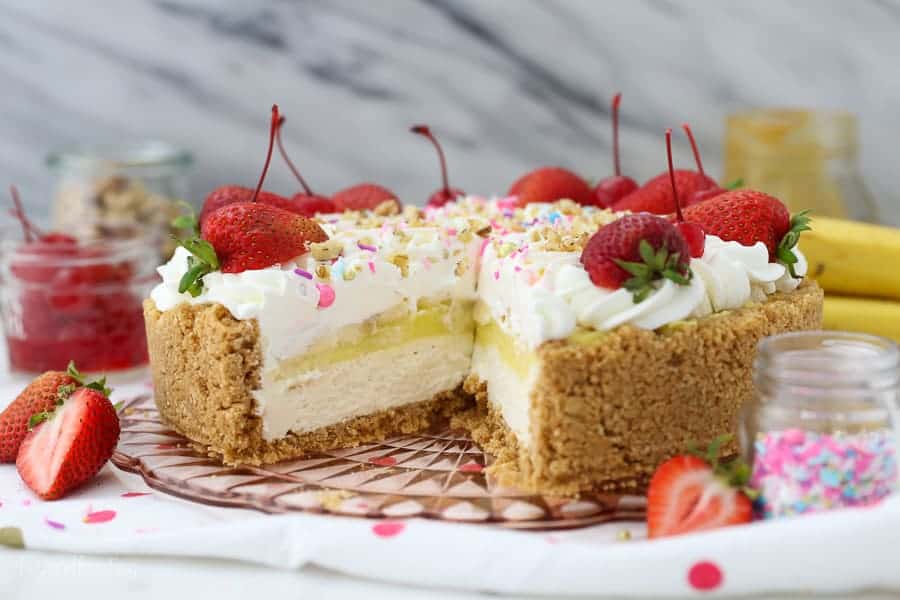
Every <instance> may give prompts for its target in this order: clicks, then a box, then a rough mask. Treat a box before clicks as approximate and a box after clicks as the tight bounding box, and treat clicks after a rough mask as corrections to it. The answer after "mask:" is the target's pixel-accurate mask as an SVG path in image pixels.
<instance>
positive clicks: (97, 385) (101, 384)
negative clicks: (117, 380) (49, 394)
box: [60, 360, 112, 400]
mask: <svg viewBox="0 0 900 600" xmlns="http://www.w3.org/2000/svg"><path fill="white" fill-rule="evenodd" d="M66 373H68V375H69V377H71V378H72V379H74V380H75V381H77V382H78V385H80V386H83V387H86V388H88V389H91V390H96V391H98V392H100V393H101V394H103V395H104V396H106V397H107V398H109V395H110V394H112V388H109V387H107V386H106V377H103V378H101V379H98V380H97V381H90V382H88V383H85V382H84V381H85V377H84V375H82V374H81V372H79V371H78V368H76V367H75V361H74V360H70V361H69V366H68V367H67V368H66ZM69 387H71V388H72V389H71V390H69V391H68V393H67V394H66V397H65V398H62V397H61V399H62V400H66V399H68V397H69V396H71V395H72V392H74V391H75V388H74V386H62V387H60V391H62V390H63V388H69Z"/></svg>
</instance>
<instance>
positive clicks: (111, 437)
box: [16, 387, 119, 500]
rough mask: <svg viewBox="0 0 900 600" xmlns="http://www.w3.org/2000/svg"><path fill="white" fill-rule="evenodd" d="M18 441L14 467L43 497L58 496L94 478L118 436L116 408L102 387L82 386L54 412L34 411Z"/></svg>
mask: <svg viewBox="0 0 900 600" xmlns="http://www.w3.org/2000/svg"><path fill="white" fill-rule="evenodd" d="M34 421H42V422H40V423H38V424H37V425H35V427H34V429H32V430H31V431H30V432H29V433H28V435H27V436H25V440H24V441H23V442H22V445H21V447H20V448H19V456H18V458H17V459H16V468H17V470H18V471H19V475H20V476H21V477H22V481H24V482H25V484H26V485H28V487H29V488H31V490H32V491H33V492H34V493H35V494H37V495H38V496H40V497H41V498H43V499H44V500H56V499H58V498H62V497H63V496H64V495H66V494H67V493H68V492H69V491H71V490H73V489H75V488H77V487H78V486H80V485H82V484H84V483H86V482H87V481H89V480H90V479H92V478H93V477H94V476H95V475H96V474H97V472H98V471H99V470H100V469H101V468H102V467H103V465H104V464H106V461H108V460H109V458H110V457H111V456H112V453H113V450H114V449H115V447H116V443H117V442H118V441H119V418H118V416H117V415H116V410H115V408H114V407H113V405H112V404H111V403H110V401H109V398H107V397H106V396H105V395H103V393H101V392H100V391H98V390H96V389H93V388H87V387H85V388H80V389H78V390H77V391H76V392H75V393H73V394H72V395H71V396H70V397H69V398H68V399H66V400H65V401H64V402H63V403H62V405H61V406H59V407H57V408H56V410H55V411H53V412H52V413H44V414H43V415H40V416H37V418H36V419H34Z"/></svg>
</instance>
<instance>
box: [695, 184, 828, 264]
mask: <svg viewBox="0 0 900 600" xmlns="http://www.w3.org/2000/svg"><path fill="white" fill-rule="evenodd" d="M684 219H685V221H687V222H689V223H696V224H697V225H700V226H701V227H702V228H703V230H704V231H705V232H706V233H707V234H708V235H715V236H718V237H720V238H721V239H723V240H726V241H731V242H738V243H740V244H743V245H744V246H753V245H754V244H756V243H757V242H762V243H763V244H765V246H766V248H767V249H768V250H769V259H770V260H773V261H774V260H779V261H781V262H782V263H784V264H785V265H786V266H787V267H788V270H789V271H790V273H791V276H792V277H797V273H796V272H795V271H794V265H795V264H797V260H798V259H797V256H796V255H795V254H794V248H795V247H796V246H797V242H798V241H799V239H800V234H801V233H802V232H804V231H809V229H810V227H809V216H808V215H807V211H803V212H800V213H797V214H796V215H794V216H793V217H791V215H790V213H789V212H788V209H787V207H785V205H784V204H782V202H781V201H780V200H778V199H777V198H775V197H773V196H769V195H768V194H764V193H762V192H757V191H755V190H746V189H745V190H732V191H729V192H725V193H723V194H720V195H718V196H716V197H714V198H711V199H709V200H704V201H703V202H700V203H698V204H694V205H693V206H688V207H687V208H685V209H684Z"/></svg>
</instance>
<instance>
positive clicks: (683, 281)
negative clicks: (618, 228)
mask: <svg viewBox="0 0 900 600" xmlns="http://www.w3.org/2000/svg"><path fill="white" fill-rule="evenodd" d="M638 253H639V254H640V256H641V262H630V261H625V260H617V259H613V262H615V263H616V264H617V265H618V266H619V267H620V268H622V269H624V270H625V271H626V272H628V274H630V275H632V277H631V278H630V279H628V280H626V281H625V283H623V284H622V287H624V288H625V289H626V290H628V291H629V292H631V294H632V300H634V303H635V304H638V303H639V302H643V301H644V300H646V299H647V297H648V296H649V295H650V294H651V293H652V292H653V290H654V289H655V288H654V287H653V285H652V284H653V282H654V281H657V280H659V279H663V278H664V279H669V280H670V281H673V282H675V283H677V284H679V285H687V284H688V283H690V280H691V276H692V275H693V273H692V272H691V270H690V268H687V269H685V270H684V272H682V270H681V268H680V267H681V265H680V263H679V262H678V261H679V259H680V258H681V256H680V254H679V253H678V252H673V253H672V254H669V250H668V249H667V248H664V247H663V248H660V249H658V250H654V249H653V246H652V245H651V244H650V242H648V241H647V240H641V241H640V243H639V244H638Z"/></svg>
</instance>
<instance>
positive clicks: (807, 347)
mask: <svg viewBox="0 0 900 600" xmlns="http://www.w3.org/2000/svg"><path fill="white" fill-rule="evenodd" d="M898 358H900V354H898V348H897V346H896V345H895V344H894V343H893V342H892V341H890V340H887V339H885V338H880V337H876V336H871V335H866V334H861V333H849V332H841V331H807V332H798V333H788V334H784V335H778V336H774V337H770V338H767V339H765V340H763V341H762V342H761V343H760V345H759V351H758V354H757V358H756V361H755V364H754V375H753V379H754V384H755V386H756V391H757V395H756V400H755V401H754V402H750V403H748V405H747V406H746V407H745V409H744V414H743V419H742V427H741V446H742V448H743V451H744V453H745V457H746V458H747V461H748V463H749V464H750V465H752V469H753V475H752V477H751V486H752V487H754V488H756V489H757V490H758V491H759V492H760V499H759V507H760V509H761V512H762V513H763V515H764V516H765V517H778V516H785V515H793V514H802V513H807V512H814V511H817V510H824V509H831V508H839V507H846V506H865V505H869V504H873V503H875V502H878V501H879V500H881V499H882V498H884V497H885V496H887V495H888V494H890V493H891V492H892V491H894V490H895V489H896V486H897V462H896V447H897V435H896V431H895V428H896V427H897V387H898V373H900V372H898Z"/></svg>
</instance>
